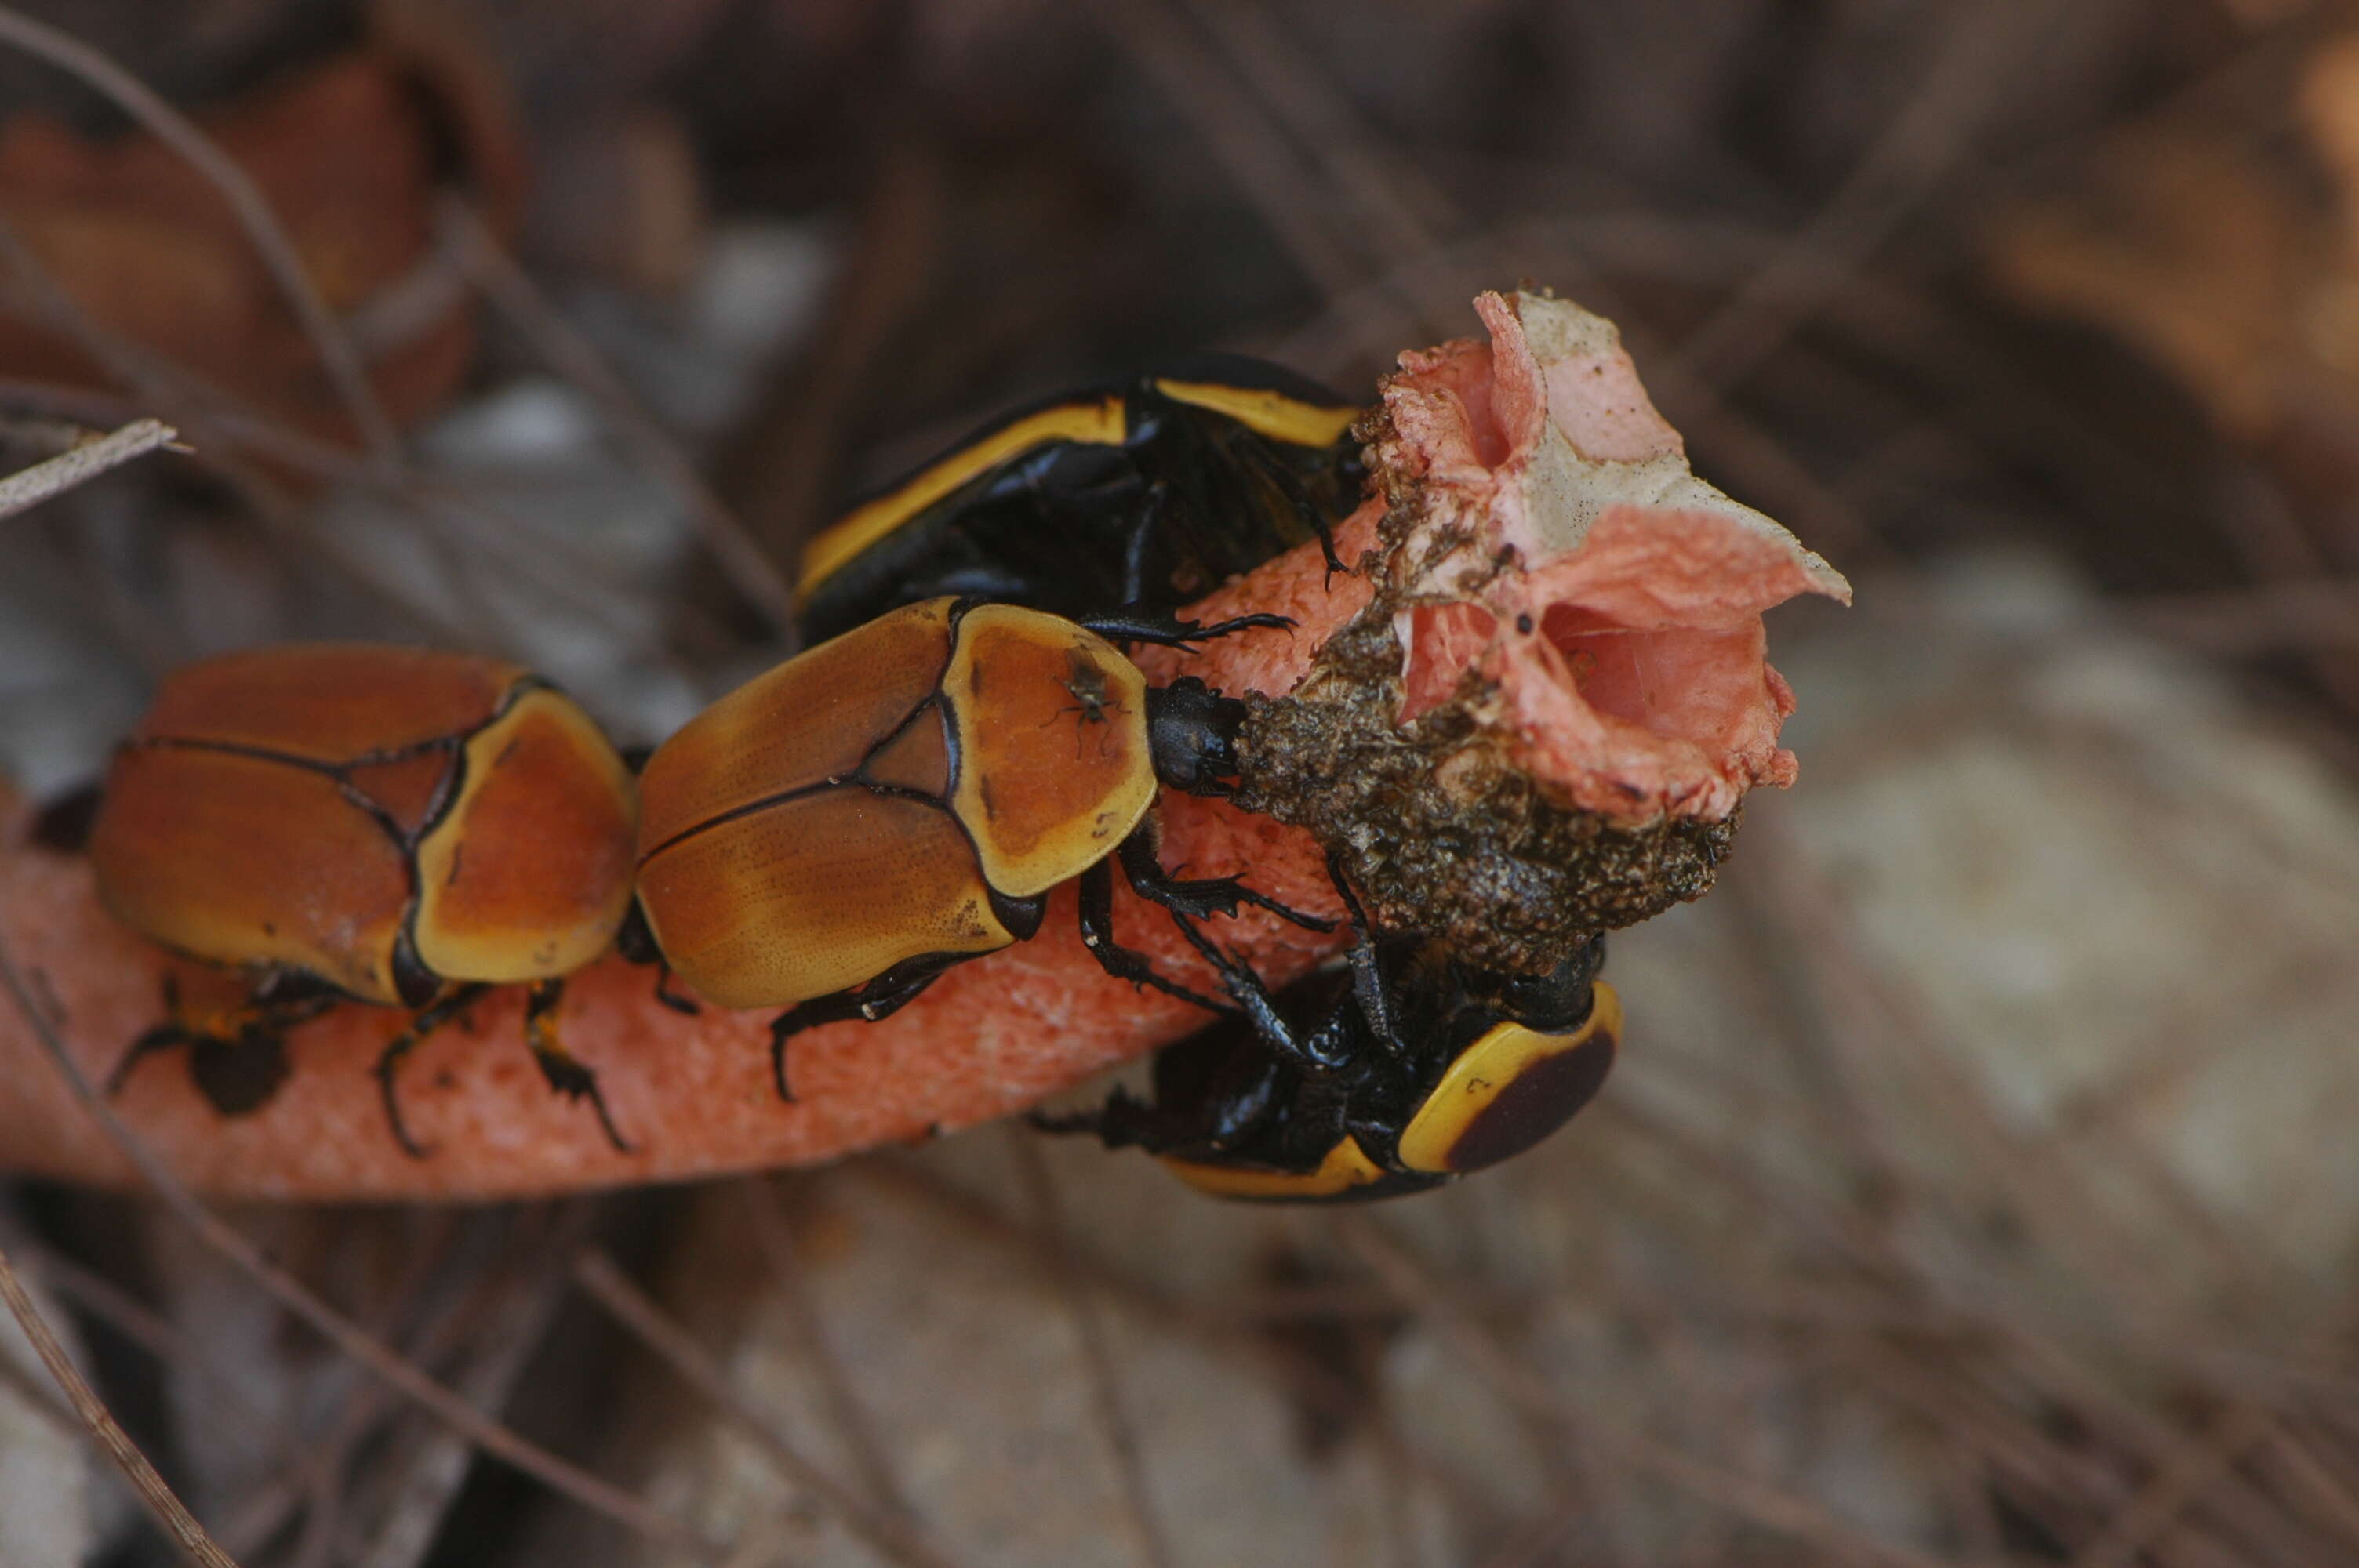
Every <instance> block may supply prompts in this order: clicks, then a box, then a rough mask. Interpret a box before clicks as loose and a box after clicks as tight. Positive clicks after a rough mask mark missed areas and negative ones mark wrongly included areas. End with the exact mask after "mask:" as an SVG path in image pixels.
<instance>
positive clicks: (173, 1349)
mask: <svg viewBox="0 0 2359 1568" xmlns="http://www.w3.org/2000/svg"><path fill="white" fill-rule="evenodd" d="M10 1245H11V1246H13V1247H14V1248H15V1249H16V1253H17V1255H18V1256H20V1257H24V1258H28V1259H30V1260H32V1261H33V1262H34V1263H35V1264H37V1265H38V1267H39V1269H40V1272H41V1279H42V1281H43V1282H44V1283H46V1284H47V1285H48V1286H49V1289H50V1290H52V1291H54V1292H57V1293H58V1294H59V1295H60V1296H62V1297H64V1298H65V1299H66V1300H67V1301H69V1302H71V1303H73V1304H74V1305H75V1306H78V1307H80V1308H81V1309H82V1311H83V1312H85V1313H88V1314H90V1315H91V1316H92V1317H93V1318H96V1319H97V1320H98V1321H99V1322H101V1323H103V1324H104V1325H107V1326H108V1327H109V1328H112V1329H114V1331H115V1332H116V1333H117V1334H120V1335H122V1336H124V1337H125V1339H127V1340H129V1341H131V1343H132V1344H134V1345H136V1346H139V1348H141V1349H142V1350H145V1351H146V1352H147V1354H148V1355H150V1356H152V1357H155V1358H156V1359H157V1360H158V1361H159V1362H161V1363H163V1364H164V1365H165V1366H166V1367H168V1368H172V1369H174V1370H176V1371H189V1372H193V1373H195V1374H196V1375H197V1377H199V1378H201V1379H203V1380H204V1381H205V1382H207V1383H210V1384H211V1385H212V1392H214V1393H217V1394H219V1395H220V1396H221V1397H222V1398H223V1399H225V1400H228V1401H229V1402H230V1403H233V1404H234V1405H236V1406H238V1407H239V1409H240V1410H242V1411H244V1412H245V1416H246V1417H247V1418H248V1419H250V1420H251V1421H253V1422H258V1423H265V1424H267V1423H270V1422H275V1421H276V1420H277V1417H278V1414H279V1412H278V1411H275V1410H272V1409H270V1408H269V1407H268V1406H266V1404H264V1403H263V1401H262V1400H261V1399H260V1398H259V1397H258V1396H256V1395H255V1392H254V1390H253V1388H252V1387H251V1386H250V1383H249V1379H247V1378H246V1377H245V1375H244V1372H245V1368H231V1367H230V1366H228V1365H227V1364H226V1363H225V1361H224V1360H223V1357H221V1354H220V1353H219V1352H218V1351H216V1350H215V1349H214V1348H213V1347H212V1346H211V1345H210V1344H208V1343H207V1342H205V1341H204V1340H202V1339H191V1338H190V1337H189V1336H187V1335H185V1334H183V1333H181V1332H180V1330H179V1328H178V1327H177V1326H176V1325H173V1324H172V1323H171V1322H170V1321H169V1320H168V1319H167V1318H166V1317H164V1316H163V1315H162V1314H159V1313H158V1312H157V1311H156V1310H155V1309H154V1308H152V1307H150V1306H148V1305H147V1303H145V1302H142V1301H140V1300H139V1299H138V1298H137V1297H136V1296H134V1295H133V1294H131V1292H128V1291H126V1290H125V1289H124V1288H123V1287H122V1286H120V1285H118V1284H116V1283H115V1282H114V1281H112V1280H110V1279H107V1278H106V1277H105V1276H104V1275H103V1274H100V1273H98V1272H96V1271H93V1270H91V1269H88V1268H85V1267H84V1266H83V1265H82V1264H81V1263H79V1262H77V1261H76V1260H73V1259H71V1258H69V1257H67V1256H66V1255H65V1254H64V1253H62V1252H60V1251H57V1250H56V1249H53V1248H49V1247H46V1246H44V1245H42V1244H41V1243H40V1242H38V1241H34V1240H31V1239H29V1238H25V1237H22V1236H17V1237H13V1238H11V1240H10ZM276 1435H277V1441H278V1458H279V1464H280V1465H281V1467H282V1471H283V1473H284V1474H285V1475H286V1476H289V1477H295V1478H296V1479H295V1480H293V1481H290V1482H289V1485H290V1486H292V1485H300V1484H302V1482H303V1481H305V1480H308V1478H309V1476H310V1473H311V1472H312V1471H314V1470H316V1469H317V1468H318V1467H319V1465H320V1463H321V1461H320V1456H319V1455H318V1454H317V1453H315V1452H311V1451H299V1450H298V1449H297V1448H296V1446H295V1444H294V1443H293V1441H292V1440H291V1439H290V1438H288V1436H287V1434H286V1433H283V1432H282V1433H277V1434H276ZM224 1512H225V1513H226V1514H227V1517H224V1518H223V1519H222V1520H221V1533H222V1535H223V1538H224V1539H225V1540H227V1541H229V1542H231V1543H232V1544H233V1545H234V1544H235V1543H236V1542H237V1541H238V1540H239V1539H240V1537H241V1535H242V1534H245V1535H254V1534H255V1531H254V1530H252V1529H251V1528H250V1527H248V1528H245V1529H243V1530H242V1529H241V1522H242V1521H241V1519H240V1518H239V1517H238V1514H237V1513H233V1512H228V1511H227V1510H224ZM272 1528H273V1529H275V1528H276V1524H275V1522H274V1523H273V1524H272ZM259 1539H260V1537H258V1536H257V1537H256V1540H257V1541H258V1540H259ZM233 1555H234V1553H233Z"/></svg>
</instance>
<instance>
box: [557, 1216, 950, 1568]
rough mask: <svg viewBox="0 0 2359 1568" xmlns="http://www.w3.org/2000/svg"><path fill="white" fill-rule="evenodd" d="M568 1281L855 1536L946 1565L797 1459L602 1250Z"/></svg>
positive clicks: (900, 1556)
mask: <svg viewBox="0 0 2359 1568" xmlns="http://www.w3.org/2000/svg"><path fill="white" fill-rule="evenodd" d="M573 1280H574V1282H575V1283H576V1284H578V1285H580V1286H581V1287H582V1290H583V1291H585V1292H588V1293H589V1295H590V1298H591V1299H592V1301H594V1302H596V1303H598V1304H599V1305H600V1306H602V1307H603V1308H605V1309H606V1311H607V1312H609V1313H611V1314H614V1320H615V1321H616V1322H617V1323H620V1324H621V1325H623V1326H624V1327H625V1328H626V1329H628V1330H630V1331H631V1332H632V1333H633V1334H635V1335H636V1336H638V1337H639V1338H640V1340H641V1341H643V1342H644V1343H645V1344H646V1345H647V1348H648V1349H650V1350H652V1351H654V1352H655V1353H656V1354H657V1355H658V1356H659V1357H662V1358H663V1360H664V1362H665V1364H666V1365H668V1366H669V1367H670V1368H671V1369H672V1370H673V1371H675V1372H677V1373H679V1376H680V1377H681V1378H682V1379H684V1380H686V1381H687V1382H688V1384H689V1385H690V1387H692V1388H694V1389H695V1390H697V1392H699V1393H701V1394H702V1395H703V1396H704V1397H705V1398H706V1399H708V1400H712V1403H713V1404H714V1405H715V1406H717V1407H718V1408H719V1409H720V1410H721V1411H722V1413H723V1414H724V1415H726V1416H728V1417H729V1418H730V1420H731V1421H732V1422H735V1423H736V1425H737V1426H738V1427H739V1428H740V1429H741V1430H742V1431H744V1432H745V1434H746V1435H747V1436H748V1437H750V1438H752V1439H753V1440H754V1442H755V1444H756V1445H757V1446H758V1447H760V1448H761V1450H762V1451H763V1452H764V1453H765V1454H768V1455H769V1456H770V1460H771V1462H772V1463H773V1464H774V1465H777V1468H778V1471H779V1473H780V1474H781V1475H783V1476H786V1477H787V1479H788V1480H790V1481H792V1482H794V1483H795V1484H796V1485H798V1486H800V1487H806V1488H808V1489H810V1491H813V1492H816V1493H818V1494H819V1495H820V1496H821V1498H825V1499H826V1500H827V1502H828V1505H829V1506H830V1507H832V1508H833V1509H835V1511H836V1512H837V1513H838V1514H840V1515H842V1516H843V1521H844V1523H845V1524H847V1525H849V1526H851V1528H852V1530H853V1531H854V1533H856V1534H858V1535H860V1536H861V1537H862V1538H863V1539H864V1540H866V1541H868V1542H869V1543H870V1544H871V1545H873V1546H875V1547H876V1548H877V1549H878V1550H880V1551H882V1552H884V1553H885V1554H886V1556H887V1557H890V1558H892V1559H893V1560H894V1561H895V1562H897V1563H919V1564H923V1565H924V1568H950V1563H951V1559H950V1558H948V1557H945V1556H944V1555H943V1554H942V1553H941V1552H940V1550H938V1549H937V1548H936V1547H934V1546H933V1545H932V1544H931V1543H930V1542H929V1541H927V1540H926V1539H925V1538H924V1537H922V1536H920V1535H919V1534H918V1532H917V1531H916V1530H912V1529H910V1528H909V1527H908V1525H905V1524H903V1523H902V1522H901V1521H900V1520H898V1519H894V1518H893V1517H892V1516H891V1515H889V1514H886V1513H885V1512H884V1511H882V1510H881V1509H876V1508H875V1507H873V1506H871V1505H870V1503H869V1502H868V1500H867V1499H866V1498H863V1497H861V1496H860V1495H859V1494H858V1493H857V1492H855V1491H853V1489H852V1488H851V1487H847V1486H845V1485H844V1484H843V1482H841V1481H839V1480H837V1479H836V1478H835V1477H834V1476H831V1475H829V1474H828V1473H827V1472H826V1471H825V1470H823V1469H821V1467H820V1466H819V1465H814V1464H813V1463H811V1462H810V1460H809V1459H806V1458H805V1457H803V1455H802V1454H801V1453H800V1452H799V1451H798V1450H797V1449H796V1448H795V1447H794V1446H793V1445H792V1444H789V1443H788V1442H787V1440H786V1439H785V1438H784V1437H782V1436H781V1435H779V1433H777V1430H776V1429H775V1428H774V1427H773V1426H772V1425H771V1424H770V1423H769V1422H767V1421H766V1420H764V1419H763V1417H762V1416H761V1414H760V1413H759V1412H758V1411H756V1410H755V1409H754V1408H753V1407H752V1406H751V1405H750V1404H748V1403H747V1402H746V1401H745V1398H744V1397H743V1396H742V1395H740V1394H739V1393H738V1392H737V1390H735V1389H734V1388H732V1387H731V1386H730V1382H729V1376H728V1373H727V1372H726V1371H725V1370H723V1368H722V1366H721V1364H720V1363H719V1362H717V1361H715V1360H714V1359H713V1358H712V1353H711V1352H709V1351H707V1350H706V1349H705V1348H704V1346H701V1345H700V1344H698V1343H697V1342H696V1338H695V1336H693V1335H691V1334H690V1333H689V1332H688V1330H687V1329H686V1328H685V1327H683V1326H682V1325H680V1324H679V1321H678V1320H677V1319H675V1318H673V1317H672V1316H670V1315H669V1314H667V1313H666V1312H665V1311H664V1310H663V1309H662V1308H661V1307H659V1306H658V1305H656V1303H655V1302H654V1301H653V1300H651V1299H650V1298H649V1297H648V1296H647V1292H644V1291H642V1290H640V1289H639V1288H638V1286H636V1285H635V1284H633V1283H632V1282H631V1281H630V1280H629V1279H628V1278H627V1277H626V1276H625V1274H624V1273H623V1271H622V1270H620V1269H618V1268H616V1267H615V1266H614V1260H613V1259H611V1258H609V1257H608V1256H606V1254H605V1253H604V1252H603V1251H601V1250H599V1249H597V1248H595V1247H589V1248H584V1249H582V1251H581V1252H580V1253H578V1254H577V1255H576V1256H575V1258H574V1261H573Z"/></svg>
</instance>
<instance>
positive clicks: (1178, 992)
mask: <svg viewBox="0 0 2359 1568" xmlns="http://www.w3.org/2000/svg"><path fill="white" fill-rule="evenodd" d="M1080 892H1081V911H1082V915H1081V923H1082V946H1084V947H1087V948H1088V949H1089V950H1090V957H1093V958H1095V959H1096V960H1097V961H1098V968H1102V969H1103V970H1104V971H1105V972H1106V973H1107V974H1109V975H1112V976H1113V977H1114V979H1118V980H1128V981H1130V982H1131V983H1132V984H1133V985H1142V986H1153V987H1154V988H1155V989H1157V990H1159V991H1161V992H1163V993H1164V994H1165V995H1166V996H1176V997H1178V998H1179V999H1180V1000H1181V1001H1186V1002H1193V1003H1195V1005H1197V1006H1198V1007H1201V1008H1202V1009H1203V1010H1204V1011H1207V1012H1219V1013H1230V1012H1234V1009H1232V1008H1228V1007H1224V1006H1223V1005H1222V1004H1221V1003H1219V1002H1217V1001H1214V1000H1212V998H1211V997H1208V996H1205V995H1204V994H1203V993H1201V991H1192V990H1190V989H1188V988H1187V987H1186V986H1183V985H1180V984H1179V983H1178V982H1176V981H1173V980H1167V979H1164V978H1163V977H1162V976H1161V975H1160V974H1158V973H1157V972H1156V968H1155V965H1154V963H1153V962H1152V961H1151V960H1149V959H1148V957H1147V955H1146V954H1144V953H1140V952H1136V951H1135V950H1133V949H1132V948H1128V947H1125V946H1122V945H1121V944H1120V943H1118V942H1116V941H1115V940H1114V871H1113V868H1111V867H1110V866H1108V865H1107V864H1106V863H1105V862H1104V861H1103V860H1100V861H1098V862H1097V863H1096V864H1095V865H1093V866H1092V867H1091V868H1090V869H1089V870H1088V871H1083V872H1082V875H1081V888H1080Z"/></svg>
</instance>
